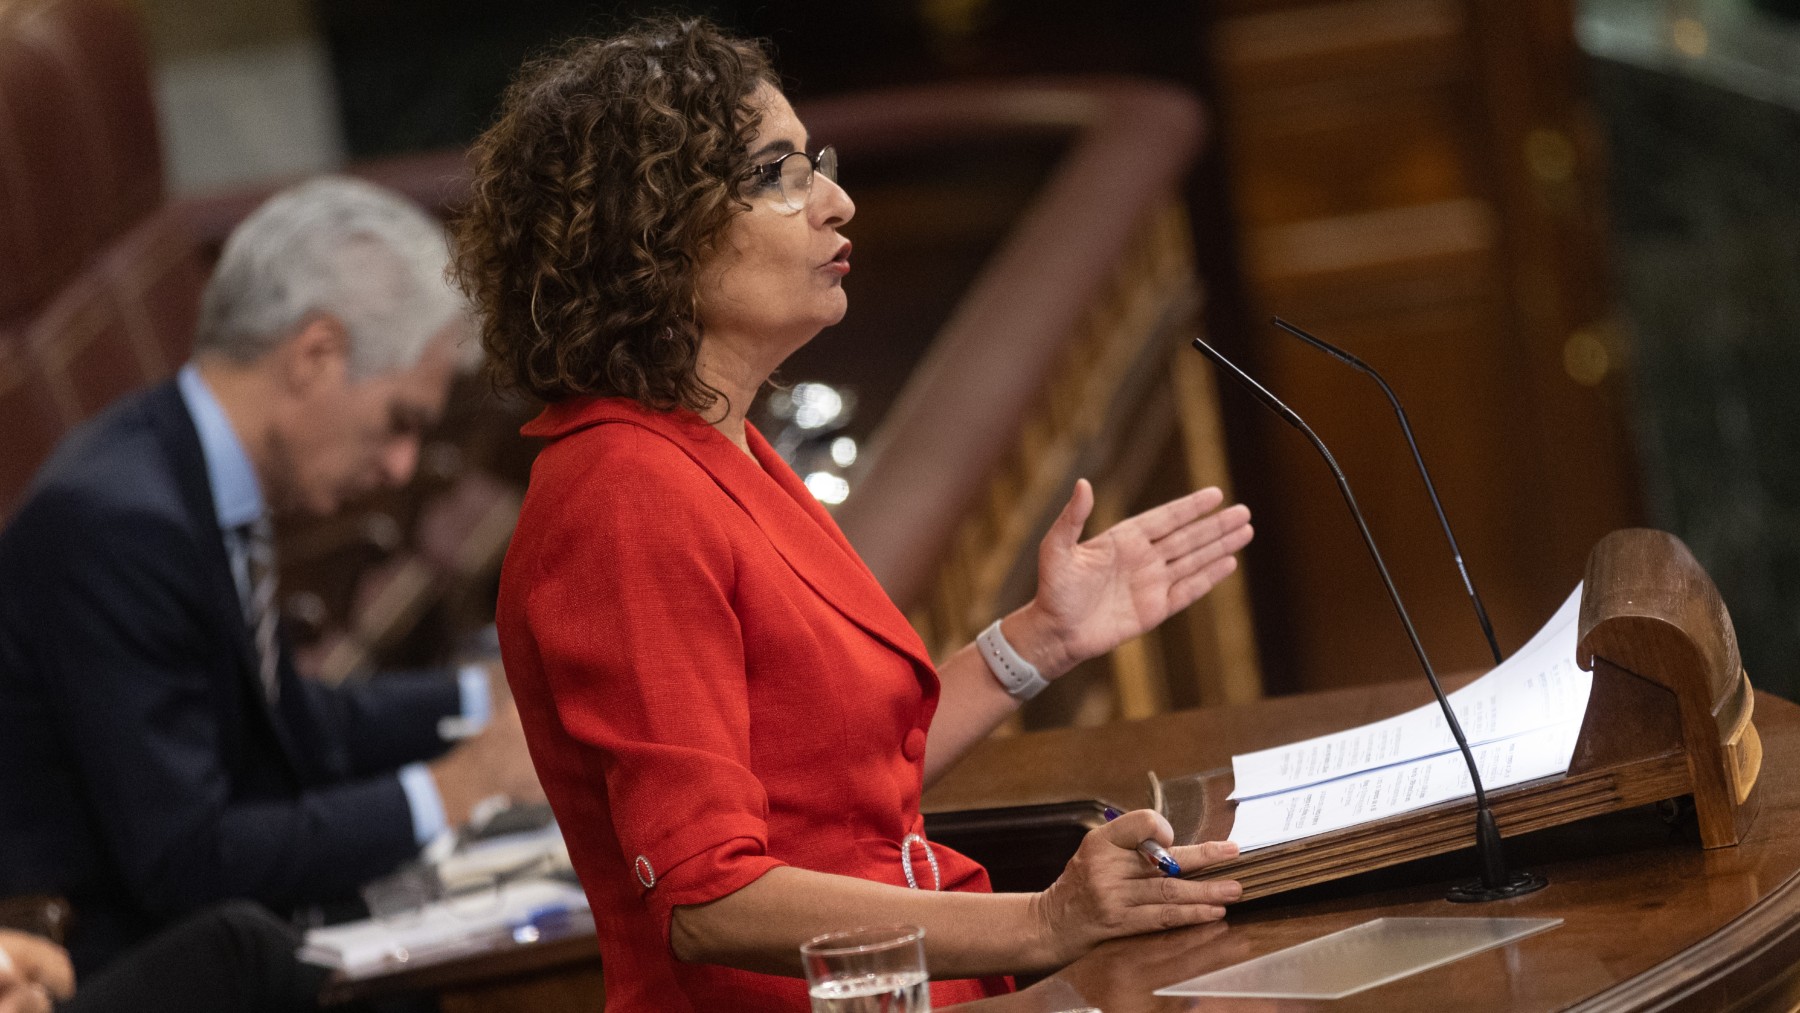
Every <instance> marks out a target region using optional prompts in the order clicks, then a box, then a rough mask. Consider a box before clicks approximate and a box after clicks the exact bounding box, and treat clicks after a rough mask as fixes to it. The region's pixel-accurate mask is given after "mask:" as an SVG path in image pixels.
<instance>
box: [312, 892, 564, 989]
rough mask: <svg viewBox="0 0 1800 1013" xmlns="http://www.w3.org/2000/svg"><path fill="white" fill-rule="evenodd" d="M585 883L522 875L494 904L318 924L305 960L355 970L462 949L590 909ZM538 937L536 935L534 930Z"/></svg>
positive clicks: (438, 906)
mask: <svg viewBox="0 0 1800 1013" xmlns="http://www.w3.org/2000/svg"><path fill="white" fill-rule="evenodd" d="M587 907H588V903H587V896H586V895H585V894H583V893H582V892H581V888H580V887H576V886H571V885H569V884H567V883H562V882H557V881H554V880H544V879H534V880H521V881H519V882H516V883H507V884H505V885H504V886H501V887H500V888H499V889H498V891H497V892H496V895H495V896H494V897H493V898H492V900H491V903H484V904H481V905H471V904H470V903H468V902H467V901H461V902H458V901H437V902H434V903H431V904H426V905H424V906H422V907H420V908H419V909H418V912H417V914H416V915H413V914H411V913H409V914H407V915H406V916H404V917H400V918H388V919H385V920H381V921H376V920H373V919H370V920H367V921H360V922H349V923H346V924H343V925H333V926H330V927H328V928H322V929H313V930H311V931H309V932H308V933H307V934H306V942H305V943H304V944H303V945H302V946H301V947H300V959H301V960H304V961H306V962H308V963H312V964H319V965H322V966H324V967H335V968H338V969H340V970H343V971H346V972H348V973H350V974H351V975H355V974H357V973H359V972H365V971H369V970H371V969H375V968H380V967H384V966H388V965H393V964H404V963H407V962H409V961H412V960H415V959H419V958H422V957H427V956H430V955H434V954H441V953H450V952H460V951H461V950H463V949H465V948H468V947H469V946H472V945H478V944H481V943H484V942H486V941H491V940H492V939H493V938H494V937H495V936H496V935H497V934H501V933H505V932H507V931H509V930H516V929H523V928H529V927H532V926H534V925H535V924H536V923H537V922H539V921H544V920H548V919H551V918H555V917H560V916H564V915H567V914H570V913H574V912H579V911H586V910H587ZM530 938H533V939H535V938H536V934H535V933H531V934H530Z"/></svg>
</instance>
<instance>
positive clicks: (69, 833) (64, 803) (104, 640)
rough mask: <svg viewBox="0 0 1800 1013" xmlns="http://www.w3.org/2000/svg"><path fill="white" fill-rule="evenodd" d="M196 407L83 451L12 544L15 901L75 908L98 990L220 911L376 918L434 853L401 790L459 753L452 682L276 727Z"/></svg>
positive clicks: (30, 501) (3, 536)
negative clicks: (417, 862)
mask: <svg viewBox="0 0 1800 1013" xmlns="http://www.w3.org/2000/svg"><path fill="white" fill-rule="evenodd" d="M256 671H257V669H256V665H255V663H254V653H253V647H252V644H251V636H250V633H249V631H248V630H247V629H246V627H245V623H244V618H243V612H242V609H241V606H240V604H239V600H238V595H237V590H236V587H235V585H234V584H233V582H232V577H231V568H230V562H229V560H228V558H227V555H226V551H225V547H224V543H223V539H222V537H221V535H220V531H219V526H218V521H217V518H216V515H215V513H214V509H213V501H212V492H211V488H210V485H209V483H208V480H207V475H206V466H205V461H204V459H203V457H202V456H201V450H200V442H199V437H198V436H197V435H196V433H195V430H194V425H193V421H192V419H191V418H190V417H189V415H188V413H187V408H186V405H185V404H184V403H183V401H182V399H181V396H180V394H179V392H178V390H177V388H176V386H175V384H174V383H172V382H170V383H165V384H162V385H160V386H157V387H154V388H152V389H150V390H147V391H144V392H142V393H139V394H136V395H133V396H131V397H129V398H126V399H125V400H123V401H121V402H120V403H119V404H117V405H115V406H113V407H112V408H110V409H109V410H108V411H107V412H106V413H104V414H103V415H101V416H99V417H98V418H96V419H94V420H93V421H91V422H90V423H88V424H86V425H84V426H82V427H81V428H80V429H77V430H75V431H74V432H73V433H71V434H70V435H69V437H68V438H67V439H66V440H64V442H63V443H62V445H61V446H59V447H58V448H57V450H56V452H55V453H54V454H53V455H52V456H51V458H50V460H49V461H48V462H47V463H46V464H45V465H44V467H43V468H42V470H40V471H39V473H38V476H37V478H36V480H35V482H34V484H33V486H32V488H31V489H30V491H29V492H28V493H27V495H26V498H25V501H24V503H23V504H22V506H21V507H20V508H19V511H18V513H17V515H16V516H15V517H14V519H13V520H12V522H11V524H10V525H9V526H8V527H7V528H6V530H5V532H4V533H0V895H5V894H14V893H35V892H50V893H60V894H62V895H64V896H66V897H68V898H69V899H70V900H71V901H72V902H73V904H74V906H75V911H76V919H77V920H76V924H75V926H74V929H73V934H72V936H71V949H72V950H73V951H74V953H75V956H76V961H77V964H78V966H81V967H82V968H83V969H84V970H87V969H91V968H93V967H95V966H97V965H98V964H99V963H101V962H103V961H104V960H105V959H107V958H108V957H110V956H111V955H112V954H114V953H116V952H117V951H118V949H120V948H121V947H123V946H124V945H126V944H128V943H130V942H132V941H134V940H136V939H138V938H141V937H143V936H144V935H146V934H148V933H149V932H150V931H151V930H153V929H154V928H156V927H158V926H160V925H162V924H165V923H167V922H169V921H171V920H173V919H175V918H176V917H178V916H179V915H181V914H183V913H186V912H188V911H191V910H194V909H196V908H199V907H201V906H203V905H206V904H209V903H212V902H214V901H217V900H220V899H224V898H230V897H244V898H251V899H254V900H258V901H261V902H263V903H265V904H268V905H270V906H272V907H274V908H275V909H277V910H283V909H289V908H293V907H296V906H299V905H302V904H308V903H314V902H322V901H329V900H332V899H338V898H345V897H353V896H354V892H355V889H356V887H357V886H358V885H359V884H361V883H363V882H365V881H367V880H369V879H371V878H373V877H376V876H379V875H381V874H384V873H386V872H388V871H390V870H392V869H393V868H394V867H395V866H396V865H397V864H399V863H400V862H402V861H404V860H405V859H407V858H408V857H410V856H412V855H414V854H415V853H416V852H417V846H416V844H415V842H414V839H413V829H412V817H411V813H410V811H409V810H408V808H407V803H406V798H405V793H404V792H403V791H402V789H401V787H400V784H399V781H398V780H397V779H396V778H395V777H394V776H393V771H394V770H395V769H396V768H398V767H399V766H401V765H402V764H405V763H407V762H411V761H414V760H419V759H424V758H427V757H429V756H431V755H434V754H436V753H438V752H441V751H442V750H443V745H442V743H441V742H440V740H439V739H438V737H437V733H436V725H437V720H438V718H440V717H442V716H444V715H447V714H451V713H454V712H455V711H456V710H457V707H458V702H459V701H458V698H457V692H456V686H455V680H454V679H452V678H450V677H448V676H447V674H445V673H441V672H440V673H431V674H428V675H427V674H421V675H415V676H388V677H383V678H379V679H376V680H373V681H371V682H369V683H366V684H363V685H360V686H354V687H350V688H346V689H342V690H333V689H329V688H326V687H324V686H321V685H318V684H315V683H313V682H312V681H310V680H301V679H299V678H298V677H297V676H296V675H295V673H294V670H293V666H292V664H291V662H290V660H289V659H288V658H287V657H286V656H285V652H284V657H283V659H282V665H281V673H280V678H281V686H282V691H281V693H280V695H279V696H280V700H279V705H278V706H273V707H272V706H270V705H269V704H268V703H267V702H266V700H265V694H264V693H263V691H262V688H261V686H260V683H259V680H258V678H257V675H256Z"/></svg>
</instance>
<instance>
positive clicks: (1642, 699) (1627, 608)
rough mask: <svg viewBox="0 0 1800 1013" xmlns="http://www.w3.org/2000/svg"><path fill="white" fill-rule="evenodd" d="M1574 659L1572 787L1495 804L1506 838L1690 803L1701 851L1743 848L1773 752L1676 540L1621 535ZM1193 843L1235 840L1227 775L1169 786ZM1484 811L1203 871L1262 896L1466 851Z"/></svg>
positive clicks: (1383, 828)
mask: <svg viewBox="0 0 1800 1013" xmlns="http://www.w3.org/2000/svg"><path fill="white" fill-rule="evenodd" d="M1580 622H1581V627H1580V629H1581V633H1580V641H1579V648H1578V655H1577V659H1576V660H1577V661H1578V662H1579V664H1580V665H1581V667H1582V668H1584V669H1588V670H1590V671H1592V672H1593V673H1594V684H1593V690H1592V692H1591V693H1590V694H1589V697H1588V707H1587V716H1586V718H1585V720H1584V721H1583V722H1582V726H1581V734H1580V738H1579V739H1578V740H1577V743H1576V746H1575V756H1574V760H1573V761H1572V762H1571V764H1570V766H1569V771H1568V773H1567V774H1564V775H1563V776H1561V777H1554V778H1543V779H1540V780H1537V781H1531V782H1527V783H1525V784H1520V785H1515V786H1512V787H1509V788H1504V789H1500V790H1497V791H1490V792H1489V793H1488V800H1489V803H1490V806H1491V807H1492V809H1493V811H1494V816H1495V819H1496V820H1497V821H1498V822H1499V825H1500V831H1501V833H1502V834H1503V835H1505V836H1509V837H1510V836H1516V835H1518V834H1522V833H1527V832H1530V831H1533V830H1542V829H1544V828H1545V827H1551V826H1557V825H1559V824H1563V823H1572V822H1574V821H1576V820H1580V819H1585V818H1588V817H1590V816H1596V815H1599V814H1601V813H1608V812H1615V811H1617V810H1621V809H1628V808H1631V807H1633V806H1639V805H1644V804H1646V803H1650V802H1660V801H1662V800H1664V799H1671V798H1676V797H1679V796H1683V795H1692V796H1693V799H1694V810H1695V813H1696V815H1697V816H1698V818H1699V824H1700V839H1701V843H1702V844H1703V845H1704V846H1706V847H1708V848H1717V847H1725V846H1727V845H1733V844H1736V843H1738V841H1740V840H1741V839H1742V838H1743V834H1744V832H1745V831H1746V830H1748V829H1749V826H1750V821H1751V820H1752V819H1754V818H1755V816H1756V807H1757V792H1756V774H1757V770H1758V768H1759V766H1760V764H1761V761H1762V744H1761V741H1760V739H1759V738H1758V737H1757V733H1756V726H1755V725H1754V724H1752V723H1751V720H1750V718H1751V711H1752V702H1753V697H1752V692H1751V689H1750V680H1749V677H1748V676H1747V675H1745V673H1744V671H1743V668H1742V666H1741V664H1740V663H1739V660H1738V648H1737V638H1736V636H1735V635H1734V633H1733V632H1732V628H1731V619H1730V617H1729V616H1728V615H1727V614H1726V612H1725V607H1724V605H1723V604H1722V603H1721V602H1720V600H1719V592H1718V590H1717V589H1716V588H1715V587H1714V586H1713V583H1712V580H1711V579H1710V578H1708V577H1707V575H1706V573H1705V571H1704V570H1702V569H1701V568H1700V564H1699V563H1698V562H1696V561H1695V560H1694V557H1693V555H1692V554H1691V553H1689V552H1688V550H1687V547H1686V546H1684V545H1682V544H1681V542H1680V540H1679V539H1677V538H1675V536H1673V535H1670V534H1666V533H1664V532H1661V531H1651V530H1646V529H1642V528H1634V529H1627V530H1623V531H1615V532H1613V533H1612V534H1610V535H1608V536H1607V537H1606V538H1604V539H1602V540H1601V541H1600V543H1599V544H1598V545H1597V546H1595V548H1594V550H1593V552H1592V553H1591V554H1590V555H1589V557H1588V565H1587V577H1586V580H1585V582H1584V583H1583V586H1582V595H1581V621H1580ZM1161 787H1162V790H1163V792H1164V805H1163V809H1164V812H1165V813H1166V814H1167V815H1168V816H1169V819H1170V822H1171V823H1172V824H1174V826H1175V828H1176V834H1177V837H1178V840H1179V842H1180V843H1183V844H1191V843H1195V842H1198V841H1209V840H1224V839H1226V838H1228V837H1230V836H1231V826H1232V816H1233V808H1234V805H1233V803H1231V802H1228V801H1226V799H1227V796H1229V795H1230V794H1231V790H1232V787H1233V779H1232V773H1231V770H1230V768H1223V769H1219V770H1213V771H1207V772H1205V773H1201V774H1196V775H1192V776H1190V777H1186V778H1181V779H1175V780H1170V781H1164V782H1161ZM1474 814H1475V804H1474V801H1473V800H1472V799H1463V800H1460V801H1457V802H1446V803H1443V804H1440V805H1436V806H1431V807H1429V808H1426V809H1420V810H1416V811H1414V812H1409V813H1402V814H1399V815H1397V816H1393V817H1389V818H1387V819H1382V820H1377V821H1374V822H1371V823H1365V824H1362V825H1359V826H1354V827H1348V828H1346V829H1343V830H1339V831H1334V832H1331V833H1326V834H1319V835H1316V836H1313V837H1308V838H1305V839H1302V840H1298V841H1293V842H1290V843H1287V844H1281V845H1276V846H1273V847H1269V848H1263V849H1259V850H1257V851H1254V852H1252V853H1250V854H1248V855H1245V856H1243V857H1242V858H1240V859H1238V860H1236V861H1233V862H1229V863H1225V864H1221V865H1217V866H1213V867H1211V868H1208V869H1206V870H1204V871H1203V872H1201V873H1198V875H1199V876H1202V877H1204V878H1208V879H1211V878H1229V879H1236V880H1238V881H1239V882H1240V883H1242V884H1243V887H1244V896H1245V897H1246V898H1256V897H1263V896H1268V895H1270V894H1275V893H1280V892H1282V891H1285V890H1291V889H1294V888H1296V887H1302V886H1308V885H1311V884H1314V883H1322V882H1326V881H1328V880H1333V879H1338V878H1341V877H1343V876H1349V875H1354V874H1356V873H1359V872H1367V871H1369V870H1371V869H1379V868H1382V867H1385V866H1389V865H1395V864H1398V863H1400V862H1408V861H1412V860H1414V859H1418V858H1424V857H1427V856H1430V855H1437V854H1443V853H1445V852H1449V851H1456V850H1459V849H1461V848H1466V847H1469V846H1470V844H1471V843H1472V841H1473V834H1474V829H1473V828H1474Z"/></svg>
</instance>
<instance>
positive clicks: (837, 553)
mask: <svg viewBox="0 0 1800 1013" xmlns="http://www.w3.org/2000/svg"><path fill="white" fill-rule="evenodd" d="M607 422H618V423H626V424H630V425H636V426H640V427H642V428H644V429H647V430H649V431H651V432H653V433H656V434H657V435H659V436H662V437H663V438H665V439H667V440H669V441H670V442H671V443H674V444H675V445H676V446H677V447H679V448H681V450H682V451H683V452H684V453H686V454H687V455H688V457H690V458H692V459H693V461H694V463H696V464H698V465H699V466H700V467H701V468H702V469H703V470H704V471H705V472H706V473H707V474H708V475H709V476H711V478H712V480H713V481H714V482H716V483H717V484H718V486H719V488H721V489H723V490H724V491H725V494H726V495H728V496H730V497H731V498H732V499H733V500H734V501H735V502H736V503H737V504H738V505H739V506H740V507H742V508H743V509H744V512H745V513H746V514H747V515H748V516H749V517H750V519H751V520H752V521H753V522H755V524H756V525H757V527H758V528H760V529H761V530H762V532H763V534H764V535H766V536H767V537H768V539H769V542H770V543H771V544H772V545H773V546H774V547H775V551H776V552H778V553H780V555H781V557H782V559H784V560H786V561H787V564H788V566H790V567H792V568H793V571H794V573H795V574H797V575H798V576H799V577H800V579H801V580H803V581H805V582H806V584H807V586H808V587H811V588H812V589H813V592H814V593H815V594H817V595H818V596H819V597H820V598H823V599H824V600H825V601H826V602H828V603H829V604H830V605H831V606H832V607H833V608H835V609H836V610H837V611H839V612H841V613H843V615H844V616H845V618H847V619H849V620H850V621H851V622H854V623H855V624H856V625H858V626H860V627H862V628H863V629H864V630H866V631H868V632H869V633H870V634H872V635H874V636H875V637H876V638H878V639H880V640H881V641H882V642H884V643H886V644H887V645H888V646H889V647H892V648H893V649H895V650H897V651H900V652H901V653H903V654H905V655H907V656H908V657H909V658H911V659H912V660H913V662H914V663H915V664H917V665H919V666H921V668H922V669H923V670H924V671H925V672H928V673H932V674H933V675H934V676H935V673H936V667H935V666H934V665H933V664H932V662H931V656H930V654H929V653H928V652H927V651H926V650H925V644H924V641H922V640H920V639H919V635H918V633H917V631H915V630H914V629H913V628H912V625H911V624H910V623H908V622H907V621H906V617H905V616H904V615H902V614H901V612H900V610H899V609H898V608H896V607H895V606H894V603H893V601H892V599H890V598H888V596H887V592H886V591H884V590H882V587H881V584H880V583H879V582H878V581H876V579H875V575H874V574H872V573H870V572H869V568H868V567H867V566H866V565H864V563H863V561H862V559H861V558H860V557H858V556H857V555H856V552H855V550H854V549H852V548H851V546H850V542H849V541H848V540H847V539H846V538H845V537H844V535H843V532H842V531H841V530H839V528H838V526H837V523H836V522H835V521H833V520H832V519H831V515H830V514H829V513H827V512H826V511H825V508H824V507H822V506H820V505H819V503H818V501H817V500H815V499H814V498H813V496H812V494H811V493H809V492H808V491H807V489H806V485H805V484H804V483H803V482H801V481H800V478H799V476H798V475H795V474H794V471H793V469H792V468H789V467H788V465H787V462H785V461H783V460H782V459H781V456H780V455H779V454H777V453H776V452H775V450H774V448H772V447H770V446H769V443H768V441H767V440H765V439H763V436H762V434H761V433H759V432H757V431H756V429H755V427H753V426H752V427H747V428H748V435H749V440H750V449H751V451H752V452H753V453H754V454H755V455H756V459H755V460H751V458H750V457H748V456H746V455H745V454H744V452H743V451H742V450H740V449H738V447H737V446H736V445H735V444H733V443H732V442H731V441H730V440H728V439H726V438H725V435H724V434H723V433H721V432H719V431H718V430H717V429H714V428H713V427H712V426H710V425H708V424H707V423H706V422H705V421H703V420H702V419H701V418H700V417H699V416H697V415H695V414H694V413H693V412H690V411H685V410H679V409H678V410H676V411H673V412H656V411H651V410H649V409H647V408H644V407H642V406H640V405H638V404H637V403H636V402H634V401H631V400H629V399H626V398H579V399H573V400H569V401H563V402H559V403H557V404H553V405H550V406H549V407H547V408H545V409H544V411H543V413H542V414H540V415H539V416H538V417H537V418H536V419H533V420H532V421H531V422H530V423H528V424H526V426H525V427H524V429H522V430H521V432H523V433H524V434H525V435H526V436H531V437H538V438H543V439H556V438H559V437H563V436H567V435H569V434H570V433H574V432H577V431H579V430H581V429H586V428H588V427H590V426H595V425H600V424H602V423H607ZM759 465H760V466H759Z"/></svg>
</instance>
